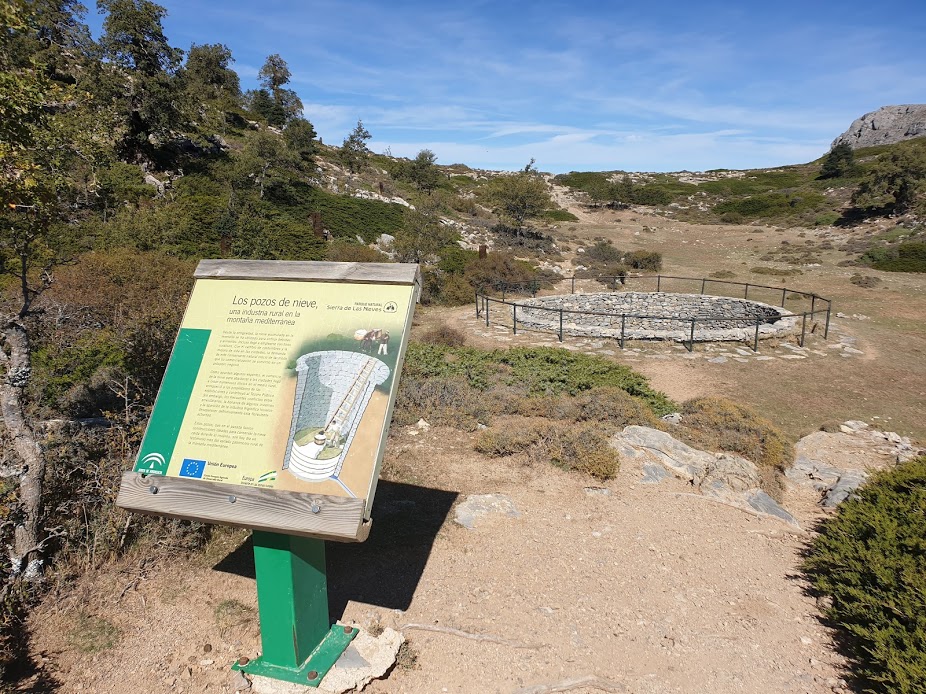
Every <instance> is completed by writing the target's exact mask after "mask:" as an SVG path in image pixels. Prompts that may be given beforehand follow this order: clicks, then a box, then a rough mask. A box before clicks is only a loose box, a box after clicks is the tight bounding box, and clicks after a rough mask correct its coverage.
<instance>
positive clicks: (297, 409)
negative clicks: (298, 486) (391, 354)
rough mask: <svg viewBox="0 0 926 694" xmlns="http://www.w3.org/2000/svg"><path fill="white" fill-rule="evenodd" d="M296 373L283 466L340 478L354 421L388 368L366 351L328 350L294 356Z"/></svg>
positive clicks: (314, 477)
mask: <svg viewBox="0 0 926 694" xmlns="http://www.w3.org/2000/svg"><path fill="white" fill-rule="evenodd" d="M296 374H297V379H296V392H295V399H294V402H293V416H292V423H291V425H290V431H289V439H288V441H287V444H286V454H285V457H284V461H283V469H284V470H289V472H290V473H291V474H293V475H295V476H296V477H299V478H300V479H304V480H310V481H320V480H325V479H334V480H335V481H338V482H339V483H340V480H338V476H339V474H340V472H341V467H342V465H343V463H344V458H345V456H346V455H347V452H348V450H349V449H350V445H351V442H352V441H353V439H354V435H355V433H356V431H357V426H358V425H359V424H360V420H361V418H362V417H363V412H364V410H366V407H367V404H368V403H369V401H370V396H371V395H372V394H373V390H374V389H375V388H376V386H377V385H379V384H380V383H383V382H384V381H385V380H386V379H387V378H388V377H389V367H388V366H386V365H385V364H384V363H383V362H381V361H380V360H379V359H376V358H374V357H371V356H369V355H366V354H360V353H358V352H346V351H340V350H329V351H324V352H312V353H310V354H304V355H303V356H301V357H299V359H298V360H297V361H296ZM341 486H342V487H344V489H345V490H346V491H347V492H348V493H349V494H351V495H352V496H353V492H351V490H349V489H347V487H345V486H344V485H343V484H341Z"/></svg>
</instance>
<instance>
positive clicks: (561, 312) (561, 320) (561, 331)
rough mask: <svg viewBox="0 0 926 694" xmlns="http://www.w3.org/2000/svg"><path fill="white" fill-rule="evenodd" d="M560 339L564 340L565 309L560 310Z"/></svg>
mask: <svg viewBox="0 0 926 694" xmlns="http://www.w3.org/2000/svg"><path fill="white" fill-rule="evenodd" d="M559 341H560V342H562V341H563V309H560V310H559Z"/></svg>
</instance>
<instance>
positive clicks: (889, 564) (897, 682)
mask: <svg viewBox="0 0 926 694" xmlns="http://www.w3.org/2000/svg"><path fill="white" fill-rule="evenodd" d="M803 569H804V571H805V572H806V573H807V575H808V577H809V578H810V581H811V583H812V584H813V586H814V588H815V589H816V590H818V591H819V592H820V593H822V594H823V595H826V596H829V597H830V598H831V599H832V603H831V605H830V607H828V608H827V609H826V611H825V615H826V617H827V618H828V619H829V620H831V621H832V623H833V624H834V625H835V626H836V627H837V628H838V629H839V630H840V631H841V632H842V635H843V638H842V639H841V640H840V642H839V645H840V647H841V648H842V649H843V650H844V652H845V653H846V654H847V655H848V656H849V657H850V661H851V667H852V670H853V672H854V674H855V675H856V677H857V678H858V680H859V685H860V686H859V689H860V690H863V691H867V692H883V693H885V694H886V693H887V692H891V693H892V694H922V693H923V692H926V609H924V598H926V458H919V459H918V460H914V461H911V462H908V463H905V464H903V465H900V466H898V467H897V468H895V469H893V470H888V471H883V472H880V473H878V474H876V475H874V476H872V478H871V479H869V481H868V482H867V483H866V484H865V485H864V486H863V487H861V488H860V489H859V490H858V492H857V497H856V498H855V499H850V500H849V501H846V502H844V503H843V504H842V505H841V506H840V507H839V511H838V513H837V514H836V516H835V517H833V518H831V519H829V520H827V521H825V522H824V523H823V524H822V525H821V527H820V534H819V535H818V536H817V537H816V539H815V540H814V541H813V544H812V545H811V547H810V549H809V550H808V553H807V556H806V559H805V561H804V564H803Z"/></svg>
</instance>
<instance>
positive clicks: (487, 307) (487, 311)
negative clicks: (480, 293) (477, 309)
mask: <svg viewBox="0 0 926 694" xmlns="http://www.w3.org/2000/svg"><path fill="white" fill-rule="evenodd" d="M489 303H490V300H489V297H486V327H487V328H488V327H489Z"/></svg>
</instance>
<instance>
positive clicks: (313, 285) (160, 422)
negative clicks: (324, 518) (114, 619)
mask: <svg viewBox="0 0 926 694" xmlns="http://www.w3.org/2000/svg"><path fill="white" fill-rule="evenodd" d="M414 298H415V287H414V286H410V285H370V284H351V283H326V282H280V281H273V280H233V279H200V280H197V282H196V285H195V287H194V289H193V293H192V296H191V297H190V302H189V305H188V307H187V312H186V315H185V316H184V319H183V323H182V325H181V329H180V333H179V335H178V338H177V342H176V344H175V346H174V351H173V353H172V354H171V359H170V363H169V364H168V367H167V371H166V373H165V376H164V381H163V383H162V385H161V390H160V392H159V394H158V399H157V402H156V403H155V408H154V412H153V413H152V416H151V420H150V422H149V424H148V430H147V432H146V434H145V438H144V441H143V442H142V446H141V450H140V452H139V455H138V459H137V462H136V464H135V467H134V471H135V472H139V473H143V474H147V475H167V476H170V477H184V478H192V479H197V480H203V481H206V482H223V483H228V484H240V485H245V486H251V487H261V488H268V489H278V490H285V491H297V492H311V493H316V494H324V495H331V496H348V497H357V498H364V499H367V500H368V501H369V499H370V497H371V489H372V486H373V485H375V480H376V477H377V475H378V472H379V470H378V467H379V464H380V462H381V455H382V444H383V440H384V437H385V431H386V429H387V425H388V417H389V415H390V411H389V410H390V402H391V399H392V395H393V389H394V386H395V374H396V371H397V367H398V366H399V364H398V361H399V358H400V355H401V354H402V349H401V348H402V346H403V345H402V342H403V341H404V338H405V334H406V332H407V329H408V327H409V325H408V324H409V323H410V317H411V308H412V303H413V301H414Z"/></svg>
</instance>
